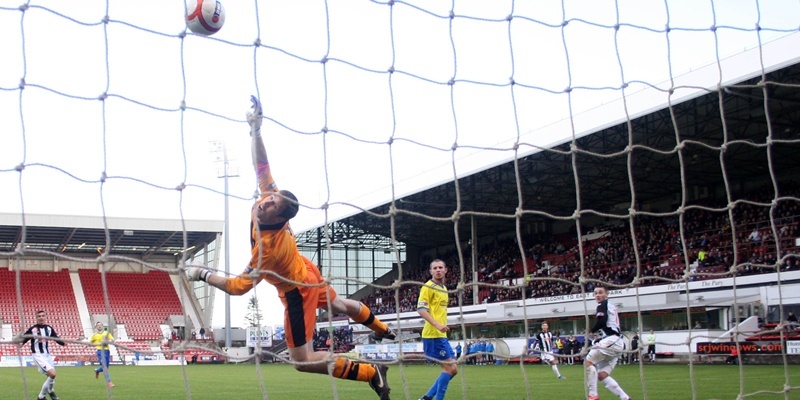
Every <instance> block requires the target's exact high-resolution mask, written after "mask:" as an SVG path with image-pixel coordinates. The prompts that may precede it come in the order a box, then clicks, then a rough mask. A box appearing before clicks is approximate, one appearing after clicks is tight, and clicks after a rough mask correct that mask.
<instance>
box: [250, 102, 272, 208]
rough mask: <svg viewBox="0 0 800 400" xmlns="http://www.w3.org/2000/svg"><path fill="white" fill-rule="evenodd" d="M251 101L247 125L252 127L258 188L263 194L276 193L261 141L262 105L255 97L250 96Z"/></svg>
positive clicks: (254, 166)
mask: <svg viewBox="0 0 800 400" xmlns="http://www.w3.org/2000/svg"><path fill="white" fill-rule="evenodd" d="M250 101H251V102H252V103H253V110H252V111H250V112H248V113H247V123H248V124H249V125H250V136H251V137H252V145H251V146H252V149H251V150H252V157H253V169H254V170H255V172H256V176H257V177H258V188H259V189H260V190H261V193H262V194H263V193H268V192H275V191H277V188H276V187H275V181H274V180H273V179H272V173H271V172H270V168H269V160H268V159H267V149H266V147H265V146H264V140H263V139H261V122H262V119H263V111H262V110H261V103H260V102H259V101H258V99H257V98H256V97H255V96H250Z"/></svg>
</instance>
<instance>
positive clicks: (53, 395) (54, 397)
mask: <svg viewBox="0 0 800 400" xmlns="http://www.w3.org/2000/svg"><path fill="white" fill-rule="evenodd" d="M48 394H49V395H50V400H58V395H56V392H50V393H48Z"/></svg>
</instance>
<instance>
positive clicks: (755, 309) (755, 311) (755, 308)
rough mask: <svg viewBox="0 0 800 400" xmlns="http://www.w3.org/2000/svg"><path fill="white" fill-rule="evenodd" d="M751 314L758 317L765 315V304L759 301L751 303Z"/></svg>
mask: <svg viewBox="0 0 800 400" xmlns="http://www.w3.org/2000/svg"><path fill="white" fill-rule="evenodd" d="M750 315H755V316H756V317H763V316H764V306H763V305H761V304H759V303H753V304H750Z"/></svg>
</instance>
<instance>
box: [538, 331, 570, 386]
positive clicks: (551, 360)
mask: <svg viewBox="0 0 800 400" xmlns="http://www.w3.org/2000/svg"><path fill="white" fill-rule="evenodd" d="M536 342H537V344H536V345H537V346H538V347H539V350H540V351H541V353H539V356H541V358H542V361H544V362H546V363H548V364H550V367H551V368H553V373H555V374H556V376H557V377H558V379H565V378H564V376H563V375H561V372H558V358H556V357H555V356H554V355H553V334H552V333H550V326H549V325H548V324H547V322H543V323H542V331H541V332H539V333H537V334H536Z"/></svg>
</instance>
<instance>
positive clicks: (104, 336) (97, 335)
mask: <svg viewBox="0 0 800 400" xmlns="http://www.w3.org/2000/svg"><path fill="white" fill-rule="evenodd" d="M113 341H114V336H113V335H111V333H110V332H109V331H108V330H107V329H105V328H104V327H103V323H102V322H97V323H96V324H94V333H93V334H92V337H91V338H89V343H91V344H93V345H95V348H96V349H97V361H98V362H99V363H100V366H99V367H97V368H96V369H95V370H94V377H95V379H97V378H98V377H100V373H101V372H102V373H103V375H105V377H106V382H107V385H108V387H114V384H113V383H112V382H111V374H109V373H108V365H109V363H110V362H111V351H110V350H109V348H108V344H109V343H111V342H113Z"/></svg>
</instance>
